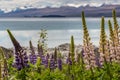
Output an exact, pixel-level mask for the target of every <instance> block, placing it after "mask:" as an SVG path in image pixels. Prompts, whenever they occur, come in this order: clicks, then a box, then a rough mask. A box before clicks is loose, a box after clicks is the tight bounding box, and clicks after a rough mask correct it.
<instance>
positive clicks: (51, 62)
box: [49, 55, 56, 70]
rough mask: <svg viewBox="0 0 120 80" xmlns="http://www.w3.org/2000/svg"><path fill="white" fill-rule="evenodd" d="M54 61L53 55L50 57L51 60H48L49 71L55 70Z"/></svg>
mask: <svg viewBox="0 0 120 80" xmlns="http://www.w3.org/2000/svg"><path fill="white" fill-rule="evenodd" d="M55 67H56V66H55V60H54V57H53V55H52V56H51V58H50V65H49V68H50V70H54V69H55Z"/></svg>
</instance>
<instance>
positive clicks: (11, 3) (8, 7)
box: [0, 0, 120, 12]
mask: <svg viewBox="0 0 120 80" xmlns="http://www.w3.org/2000/svg"><path fill="white" fill-rule="evenodd" d="M119 2H120V0H0V9H2V10H3V11H6V12H10V11H12V10H15V9H16V8H21V9H26V8H43V7H46V6H51V7H59V6H65V5H68V6H75V7H78V6H81V5H87V4H90V5H92V6H98V5H100V4H103V3H106V4H111V3H112V4H117V3H119Z"/></svg>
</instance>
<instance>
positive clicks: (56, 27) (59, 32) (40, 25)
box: [0, 18, 120, 48]
mask: <svg viewBox="0 0 120 80" xmlns="http://www.w3.org/2000/svg"><path fill="white" fill-rule="evenodd" d="M108 19H111V18H105V21H106V25H105V27H106V34H107V35H109V31H108V25H107V21H108ZM100 20H101V19H100V18H86V22H87V27H88V30H89V33H90V37H91V41H92V42H93V44H94V45H96V46H98V45H99V34H100ZM111 20H112V19H111ZM118 21H120V19H119V18H118ZM6 29H10V30H11V31H12V33H13V34H14V36H15V37H16V39H17V40H18V41H19V42H20V44H21V45H22V46H29V40H31V41H32V42H33V45H34V46H36V45H37V41H38V39H39V32H40V29H46V30H47V33H48V41H47V44H48V47H55V46H57V45H60V44H62V43H69V42H70V36H71V35H73V36H74V38H75V44H77V45H78V44H82V39H83V31H82V21H81V18H4V19H0V46H4V47H7V48H9V47H13V45H12V43H11V41H10V39H9V37H8V34H7V32H6Z"/></svg>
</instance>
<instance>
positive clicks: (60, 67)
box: [58, 58, 62, 70]
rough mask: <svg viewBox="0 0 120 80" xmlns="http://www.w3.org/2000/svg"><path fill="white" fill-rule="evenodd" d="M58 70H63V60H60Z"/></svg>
mask: <svg viewBox="0 0 120 80" xmlns="http://www.w3.org/2000/svg"><path fill="white" fill-rule="evenodd" d="M58 69H59V70H62V60H61V58H58Z"/></svg>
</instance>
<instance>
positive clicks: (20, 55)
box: [7, 30, 29, 70]
mask: <svg viewBox="0 0 120 80" xmlns="http://www.w3.org/2000/svg"><path fill="white" fill-rule="evenodd" d="M7 32H8V34H9V37H10V39H11V41H12V43H13V45H14V48H15V61H14V63H13V66H14V67H16V68H17V69H18V70H21V69H23V68H25V67H28V66H29V65H28V56H27V54H26V51H25V50H23V48H22V47H21V46H20V44H19V43H18V41H17V40H16V39H15V38H14V36H13V35H12V33H11V32H10V30H7Z"/></svg>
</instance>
